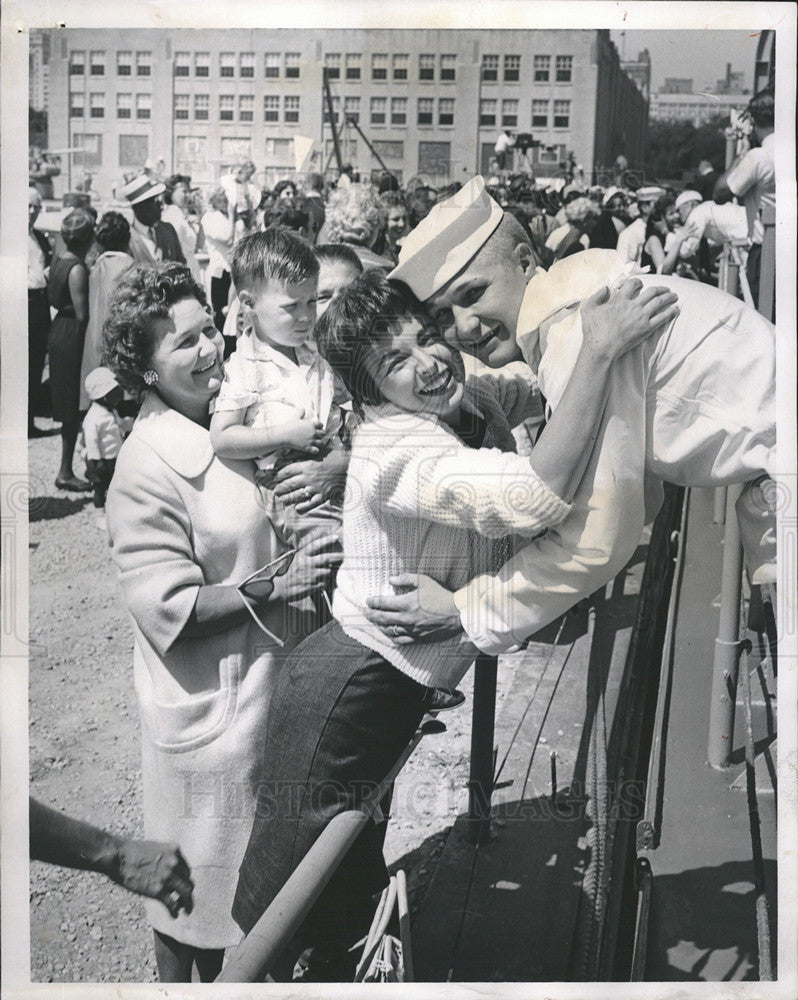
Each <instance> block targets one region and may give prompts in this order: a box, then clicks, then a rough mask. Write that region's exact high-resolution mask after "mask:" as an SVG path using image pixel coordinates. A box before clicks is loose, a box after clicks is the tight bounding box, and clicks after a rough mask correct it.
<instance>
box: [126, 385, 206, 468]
mask: <svg viewBox="0 0 798 1000" xmlns="http://www.w3.org/2000/svg"><path fill="white" fill-rule="evenodd" d="M133 434H135V435H136V437H137V438H138V439H139V440H140V441H143V442H144V443H145V444H147V445H148V446H149V447H150V448H152V450H153V451H154V452H155V453H156V454H157V455H158V457H159V458H161V459H163V461H164V462H166V464H167V465H168V466H170V468H172V469H174V470H175V472H176V473H177V474H178V475H179V476H183V478H184V479H196V477H197V476H201V475H202V473H203V472H204V471H205V470H206V469H207V468H208V466H209V465H210V464H211V460H212V459H213V448H212V447H211V436H210V434H209V433H208V431H207V430H206V429H205V428H204V427H201V426H200V425H199V424H195V423H194V421H193V420H189V419H188V417H184V416H183V414H182V413H178V412H177V410H173V409H172V408H171V407H170V406H167V405H166V403H165V402H164V401H163V400H162V399H161V397H160V396H159V395H158V393H157V392H148V393H147V395H146V396H145V397H144V402H143V403H142V404H141V410H140V411H139V415H138V417H137V419H136V423H135V425H134V426H133Z"/></svg>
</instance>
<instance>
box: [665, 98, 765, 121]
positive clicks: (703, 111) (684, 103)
mask: <svg viewBox="0 0 798 1000" xmlns="http://www.w3.org/2000/svg"><path fill="white" fill-rule="evenodd" d="M749 99H750V94H663V93H659V94H652V95H651V111H650V114H651V118H652V120H654V121H669V122H673V121H691V122H692V123H693V125H695V127H696V128H698V127H699V125H704V124H705V123H706V122H708V121H710V120H711V119H712V118H715V117H716V116H717V115H721V116H722V117H724V118H728V117H729V114H730V112H731V109H732V108H736V110H737V111H742V110H743V109H744V108H745V106H746V104H748V101H749Z"/></svg>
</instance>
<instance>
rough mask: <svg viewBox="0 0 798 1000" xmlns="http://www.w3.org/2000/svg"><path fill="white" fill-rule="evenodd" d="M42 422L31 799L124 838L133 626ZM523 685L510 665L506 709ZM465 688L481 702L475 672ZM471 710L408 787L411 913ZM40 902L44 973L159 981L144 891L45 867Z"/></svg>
mask: <svg viewBox="0 0 798 1000" xmlns="http://www.w3.org/2000/svg"><path fill="white" fill-rule="evenodd" d="M38 423H39V426H40V427H42V428H51V429H52V430H53V431H54V433H53V434H52V436H49V437H43V438H39V439H35V440H33V441H31V442H30V446H29V459H30V477H31V497H32V499H31V502H30V583H31V585H30V641H31V650H32V652H31V662H30V681H29V683H30V780H31V794H32V795H34V796H35V797H36V798H38V799H39V800H41V801H42V802H44V803H47V804H48V805H51V806H53V807H56V808H58V809H62V810H64V811H66V812H68V813H70V814H71V815H74V816H77V817H80V818H83V819H88V820H90V821H91V822H93V823H95V824H98V825H100V826H102V827H105V828H106V829H109V830H111V831H113V832H115V833H117V834H122V835H128V836H141V835H142V815H141V781H140V778H141V774H140V760H139V757H140V737H139V723H138V712H137V707H136V699H135V695H134V692H133V672H132V644H133V639H132V632H131V628H130V625H129V622H128V619H127V614H126V611H125V609H124V607H123V605H122V602H121V598H120V593H119V589H118V586H117V582H116V577H115V573H114V569H113V565H112V563H111V560H110V556H109V553H108V547H107V539H106V535H105V532H104V530H101V529H100V528H98V527H97V525H96V523H95V516H94V509H93V507H92V503H91V497H90V494H86V495H85V497H84V496H82V495H76V494H65V493H62V492H61V491H59V490H56V489H55V486H54V485H53V483H54V479H55V473H56V470H57V464H58V453H59V445H60V438H59V437H58V435H57V433H55V430H56V428H54V427H53V425H52V424H50V423H49V422H48V421H46V420H39V421H38ZM76 471H77V472H78V474H80V472H81V465H80V463H78V464H77V466H76ZM511 681H512V668H511V665H508V669H505V670H501V671H500V680H499V690H498V691H497V711H499V710H500V708H501V702H502V699H503V697H504V695H505V693H506V691H508V690H509V687H510V684H511ZM462 688H463V690H464V691H466V693H467V694H468V695H469V696H470V692H471V674H469V675H468V677H467V678H466V679H465V681H464V682H463V684H462ZM470 714H471V701H470V697H469V698H467V700H466V703H465V705H463V706H462V707H461V708H459V709H457V710H455V711H452V712H447V713H446V714H445V715H444V716H442V717H441V718H442V721H445V722H446V725H447V728H448V732H447V733H446V734H443V735H441V736H431V737H426V738H425V739H424V740H423V741H422V743H421V745H420V746H419V748H418V749H417V750H416V752H415V754H414V756H413V757H412V758H411V760H410V761H409V763H408V764H407V766H406V767H405V769H404V771H403V772H402V775H401V776H400V779H399V781H398V782H397V785H396V790H395V795H394V805H393V808H392V818H391V822H390V824H389V829H388V836H387V839H386V845H385V854H386V859H387V861H388V863H389V865H391V866H392V867H394V868H396V867H402V868H404V869H405V871H406V872H407V874H408V888H409V893H410V901H411V910H412V909H414V908H415V907H417V906H418V904H419V903H420V901H421V900H422V898H423V894H424V890H425V887H426V885H427V884H428V881H429V878H430V876H431V873H432V870H433V869H434V865H435V861H436V859H437V857H438V856H439V855H440V852H441V850H442V848H443V845H444V843H445V839H446V836H447V834H448V831H449V830H450V829H451V825H452V823H453V822H454V819H455V817H456V816H457V815H458V814H459V813H461V812H463V811H464V809H465V806H466V801H467V791H466V787H465V785H466V780H467V776H468V760H469V745H470ZM188 860H189V863H190V861H191V859H190V858H189V859H188ZM30 900H31V909H30V918H31V979H32V980H33V981H43V982H63V983H69V982H108V983H116V982H152V981H154V980H155V979H156V972H155V964H154V959H153V950H152V935H151V931H150V929H149V927H148V925H147V923H146V921H145V919H144V915H143V908H142V906H141V905H140V902H139V900H138V898H137V897H135V896H133V895H131V894H130V893H128V892H126V891H125V890H123V889H121V888H119V887H118V886H116V885H114V884H113V883H111V882H109V881H107V880H106V879H104V878H103V877H102V876H99V875H96V874H93V873H87V872H78V871H70V870H68V869H62V868H54V867H50V866H47V865H44V864H41V863H38V862H32V863H31V881H30Z"/></svg>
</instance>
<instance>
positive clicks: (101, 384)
mask: <svg viewBox="0 0 798 1000" xmlns="http://www.w3.org/2000/svg"><path fill="white" fill-rule="evenodd" d="M83 384H84V386H85V387H86V395H87V396H88V397H89V399H102V398H103V396H107V395H108V393H109V392H111V390H112V389H116V388H117V387H118V385H119V383H118V382H117V380H116V379H115V378H114V374H113V372H112V371H110V370H109V369H108V368H95V369H94V370H93V371H90V372H89V374H88V375H87V376H86V380H85V381H84V383H83Z"/></svg>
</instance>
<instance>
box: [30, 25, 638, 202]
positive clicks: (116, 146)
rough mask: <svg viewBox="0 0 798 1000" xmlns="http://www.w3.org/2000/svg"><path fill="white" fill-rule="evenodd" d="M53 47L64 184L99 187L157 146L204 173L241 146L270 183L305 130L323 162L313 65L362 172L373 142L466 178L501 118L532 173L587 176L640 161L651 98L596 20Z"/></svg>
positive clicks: (324, 129)
mask: <svg viewBox="0 0 798 1000" xmlns="http://www.w3.org/2000/svg"><path fill="white" fill-rule="evenodd" d="M52 43H53V44H52V53H51V59H50V89H51V100H50V121H49V128H50V143H51V145H52V146H54V147H80V148H82V149H83V150H84V152H83V153H81V154H78V156H77V157H74V158H73V159H72V161H71V163H70V166H69V170H67V171H65V172H64V174H65V176H64V178H63V186H62V187H67V186H69V185H71V184H74V183H75V181H76V180H77V179H79V176H78V175H82V172H83V170H84V169H88V170H91V171H92V172H93V173H94V174H95V187H96V189H97V190H98V192H99V193H100V194H101V195H102V196H103V197H107V196H108V195H110V192H111V189H112V186H113V185H115V184H117V183H118V182H119V181H120V180H121V178H122V176H123V175H124V174H126V173H130V172H134V171H136V170H138V169H141V168H142V167H143V166H144V165H145V163H146V162H147V161H148V160H156V159H157V158H159V157H161V158H163V160H164V163H165V165H166V169H167V172H173V171H174V172H178V171H179V172H181V173H188V174H191V176H192V178H193V179H194V180H195V181H196V182H198V183H200V184H208V183H211V182H212V181H214V180H215V179H216V178H218V176H219V174H220V172H221V171H222V170H223V169H225V168H226V167H227V166H229V165H230V164H232V163H233V162H234V161H235V160H236V158H237V157H238V156H239V155H241V154H242V153H247V154H248V155H250V156H251V157H252V159H253V160H254V162H255V164H256V166H257V168H258V179H259V180H260V181H261V182H262V183H266V184H271V183H273V182H274V181H275V180H276V179H277V178H278V177H282V176H287V175H289V174H291V173H292V172H293V170H294V155H293V136H294V135H299V136H307V137H310V138H312V139H313V140H314V144H315V152H314V159H313V160H312V161H311V162H310V163H309V164H308V165H307V167H306V169H317V170H319V169H320V170H323V169H325V168H326V166H327V165H328V164H329V163H330V162H331V161H332V155H333V147H332V133H331V130H330V127H329V123H326V122H325V121H324V118H325V114H326V113H325V111H324V106H323V102H322V91H323V87H322V70H323V69H326V71H327V77H328V80H329V82H330V88H331V93H332V105H333V114H334V116H335V119H336V121H337V123H338V127H339V128H341V129H342V136H341V139H342V142H341V148H342V154H343V158H344V160H345V161H349V162H352V163H353V164H354V165H355V166H356V167H358V168H359V169H360V171H361V173H365V174H368V173H369V172H370V171H371V170H372V169H379V161H378V159H377V158H376V156H375V155H374V154H375V153H376V154H378V155H379V157H380V158H381V160H382V161H383V162H384V163H385V164H386V166H387V167H388V168H390V169H391V170H392V171H393V172H395V173H396V174H398V175H399V176H400V179H402V180H403V181H405V182H406V181H407V180H408V178H409V177H410V176H411V175H414V174H416V173H419V174H422V175H424V177H426V178H429V179H430V180H431V182H432V183H433V184H435V185H436V186H440V185H442V184H444V183H446V182H448V181H451V180H463V179H465V178H466V177H468V176H470V175H472V174H473V173H474V172H475V171H480V170H482V171H484V170H486V169H487V164H488V160H489V158H490V156H492V154H493V147H494V145H495V142H496V138H497V136H498V134H499V132H500V130H501V129H502V128H505V127H506V128H510V129H513V130H515V131H517V132H527V133H531V134H532V136H533V138H534V139H535V140H536V143H535V145H534V146H533V147H532V148H531V149H530V150H529V153H528V156H529V163H530V166H531V168H532V169H533V170H534V172H535V173H536V174H537V175H538V176H552V175H554V174H555V173H557V172H558V171H560V170H561V169H562V167H563V164H564V163H566V162H567V161H568V159H569V157H570V154H573V160H574V162H575V163H577V164H578V165H579V166H581V167H582V169H583V170H584V174H585V177H586V179H588V180H589V179H590V178H591V177H596V176H598V175H599V174H601V173H602V171H604V170H609V169H610V168H611V165H612V164H613V162H614V160H615V158H616V157H617V156H618V155H619V154H621V153H622V154H623V155H624V156H625V157H626V158H627V160H628V161H629V165H630V167H632V168H635V167H637V166H639V165H641V164H642V160H643V153H644V143H645V133H646V126H647V119H648V102H647V100H646V99H645V97H644V95H643V94H642V93H641V91H640V90H639V89H638V87H637V86H636V85H635V83H634V82H632V80H631V79H630V78H629V76H628V75H627V74H626V73H625V72H624V71H623V69H622V67H621V65H620V61H619V59H618V53H617V51H616V49H615V46H614V44H613V43H612V42H611V40H610V37H609V31H606V30H557V31H542V30H505V29H502V30H484V31H483V30H480V31H467V30H450V29H441V30H399V29H391V30H388V29H375V30H368V31H365V30H364V31H349V30H325V31H313V30H307V29H301V30H300V29H279V30H274V31H271V30H269V31H267V30H261V29H258V30H244V29H231V30H228V31H221V30H215V31H211V30H180V31H173V30H129V31H122V30H110V29H98V30H88V31H87V30H83V31H78V30H72V29H64V30H60V31H59V32H58V33H57V36H55V37H53V39H52ZM349 119H354V120H355V121H356V122H357V123H358V125H359V127H360V128H361V129H362V131H363V133H364V134H365V135H366V136H367V138H368V140H369V143H368V144H367V143H366V142H365V141H364V140H363V138H362V137H361V136H360V135H359V134H358V133H357V132H356V130H355V129H354V128H352V127H351V126H347V125H345V124H344V123H345V122H346V121H347V120H349ZM369 144H370V146H369ZM370 147H371V148H370ZM332 163H333V166H334V165H335V164H334V161H332ZM70 175H71V176H70Z"/></svg>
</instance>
